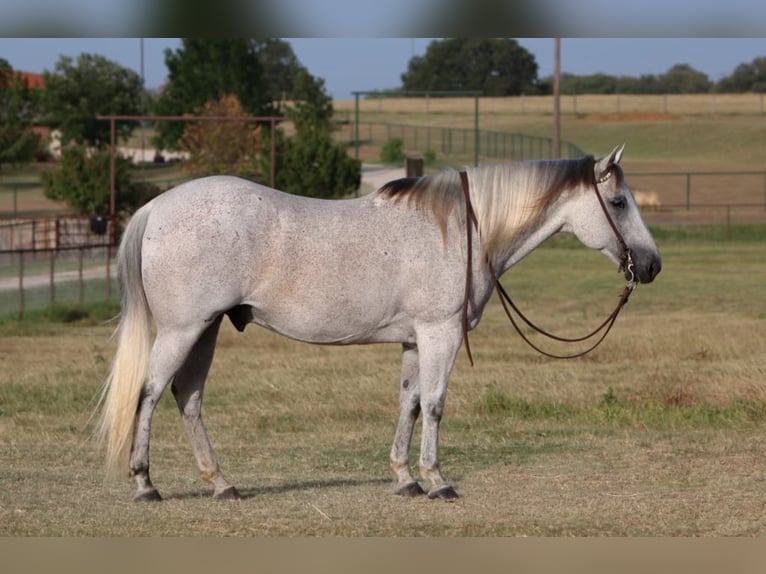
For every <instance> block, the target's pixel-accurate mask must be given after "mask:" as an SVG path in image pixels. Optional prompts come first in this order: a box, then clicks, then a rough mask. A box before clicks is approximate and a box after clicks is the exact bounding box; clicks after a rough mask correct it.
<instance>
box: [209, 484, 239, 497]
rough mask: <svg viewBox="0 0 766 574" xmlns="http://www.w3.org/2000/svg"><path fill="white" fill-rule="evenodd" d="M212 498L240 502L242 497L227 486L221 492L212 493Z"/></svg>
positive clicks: (235, 490) (231, 487)
mask: <svg viewBox="0 0 766 574" xmlns="http://www.w3.org/2000/svg"><path fill="white" fill-rule="evenodd" d="M213 498H215V499H216V500H241V499H242V495H241V494H240V493H239V491H238V490H237V489H236V488H234V487H233V486H227V487H226V488H224V489H223V490H222V491H220V492H216V493H214V494H213Z"/></svg>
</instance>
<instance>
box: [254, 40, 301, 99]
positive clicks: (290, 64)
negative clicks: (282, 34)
mask: <svg viewBox="0 0 766 574" xmlns="http://www.w3.org/2000/svg"><path fill="white" fill-rule="evenodd" d="M250 45H251V46H252V48H253V50H254V51H255V53H256V54H257V56H258V61H259V63H260V65H261V70H262V72H263V86H264V89H265V90H266V93H267V94H268V99H269V101H271V102H278V101H280V100H292V99H298V98H300V96H299V95H298V94H296V93H295V92H296V84H299V83H300V79H299V76H301V75H304V74H308V72H307V70H306V68H305V67H304V66H303V65H302V64H301V63H300V62H299V61H298V58H297V57H296V55H295V52H293V49H292V46H290V44H288V43H287V42H285V41H284V40H281V39H279V38H255V39H252V40H250Z"/></svg>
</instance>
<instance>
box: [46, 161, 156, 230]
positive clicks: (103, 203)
mask: <svg viewBox="0 0 766 574" xmlns="http://www.w3.org/2000/svg"><path fill="white" fill-rule="evenodd" d="M109 163H110V154H109V150H93V151H90V150H87V149H86V148H85V147H84V146H67V147H65V148H64V149H63V150H62V156H61V162H60V163H59V165H58V167H57V168H55V169H52V170H50V171H46V172H44V173H42V174H41V179H42V181H43V184H44V185H45V196H46V197H47V198H49V199H53V200H57V201H65V202H66V203H67V204H68V205H69V206H70V207H71V208H72V211H74V212H75V213H78V214H81V215H108V214H109V194H110V193H109V189H110V181H109V173H110V172H109ZM130 167H131V161H130V160H129V159H127V158H125V157H122V156H119V155H118V156H117V157H116V162H115V171H116V174H115V186H116V196H115V204H116V205H115V209H116V211H117V212H118V213H120V212H123V211H124V212H128V213H132V212H134V211H135V210H136V209H138V208H139V207H140V206H141V205H143V204H144V203H146V202H147V201H149V200H150V199H151V198H152V197H154V196H155V195H157V194H158V193H159V191H160V190H159V188H158V187H157V186H155V185H152V184H147V183H133V182H132V181H131V178H130V172H129V170H130Z"/></svg>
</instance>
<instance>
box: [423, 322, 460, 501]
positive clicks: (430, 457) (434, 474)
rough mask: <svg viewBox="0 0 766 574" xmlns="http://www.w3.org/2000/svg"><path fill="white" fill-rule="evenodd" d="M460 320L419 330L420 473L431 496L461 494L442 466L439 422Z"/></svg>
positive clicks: (448, 497) (443, 497) (442, 411)
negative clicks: (444, 472)
mask: <svg viewBox="0 0 766 574" xmlns="http://www.w3.org/2000/svg"><path fill="white" fill-rule="evenodd" d="M461 336H462V332H461V330H460V325H459V321H457V320H456V321H452V322H449V323H445V324H442V325H439V326H435V327H428V328H427V329H423V330H422V332H419V333H418V348H419V350H420V362H419V365H420V409H421V414H422V417H423V432H422V437H421V445H420V475H421V476H422V477H423V479H424V480H425V481H426V482H427V483H428V497H429V498H440V499H443V500H454V499H456V498H458V494H457V492H455V489H454V488H453V487H452V485H451V484H449V483H448V482H447V481H446V480H445V479H444V476H442V473H441V469H440V467H439V424H440V423H441V419H442V415H443V414H444V402H445V400H446V397H447V382H448V380H449V375H450V373H451V372H452V367H453V366H454V364H455V357H456V356H457V352H458V350H459V349H460V345H461V341H462V338H461Z"/></svg>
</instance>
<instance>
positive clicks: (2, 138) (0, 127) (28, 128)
mask: <svg viewBox="0 0 766 574" xmlns="http://www.w3.org/2000/svg"><path fill="white" fill-rule="evenodd" d="M36 100H37V98H36V91H34V90H30V89H28V88H27V87H26V85H25V84H24V82H23V80H22V79H21V77H19V76H18V75H16V74H15V73H14V71H13V68H11V66H10V64H8V62H7V61H6V60H3V59H1V58H0V170H2V166H3V164H10V165H23V164H26V163H29V162H30V161H32V159H34V157H35V154H36V153H37V152H38V150H39V149H40V136H39V135H38V134H36V133H35V132H34V131H33V130H32V125H33V120H34V118H35V115H36V105H35V104H36Z"/></svg>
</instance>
